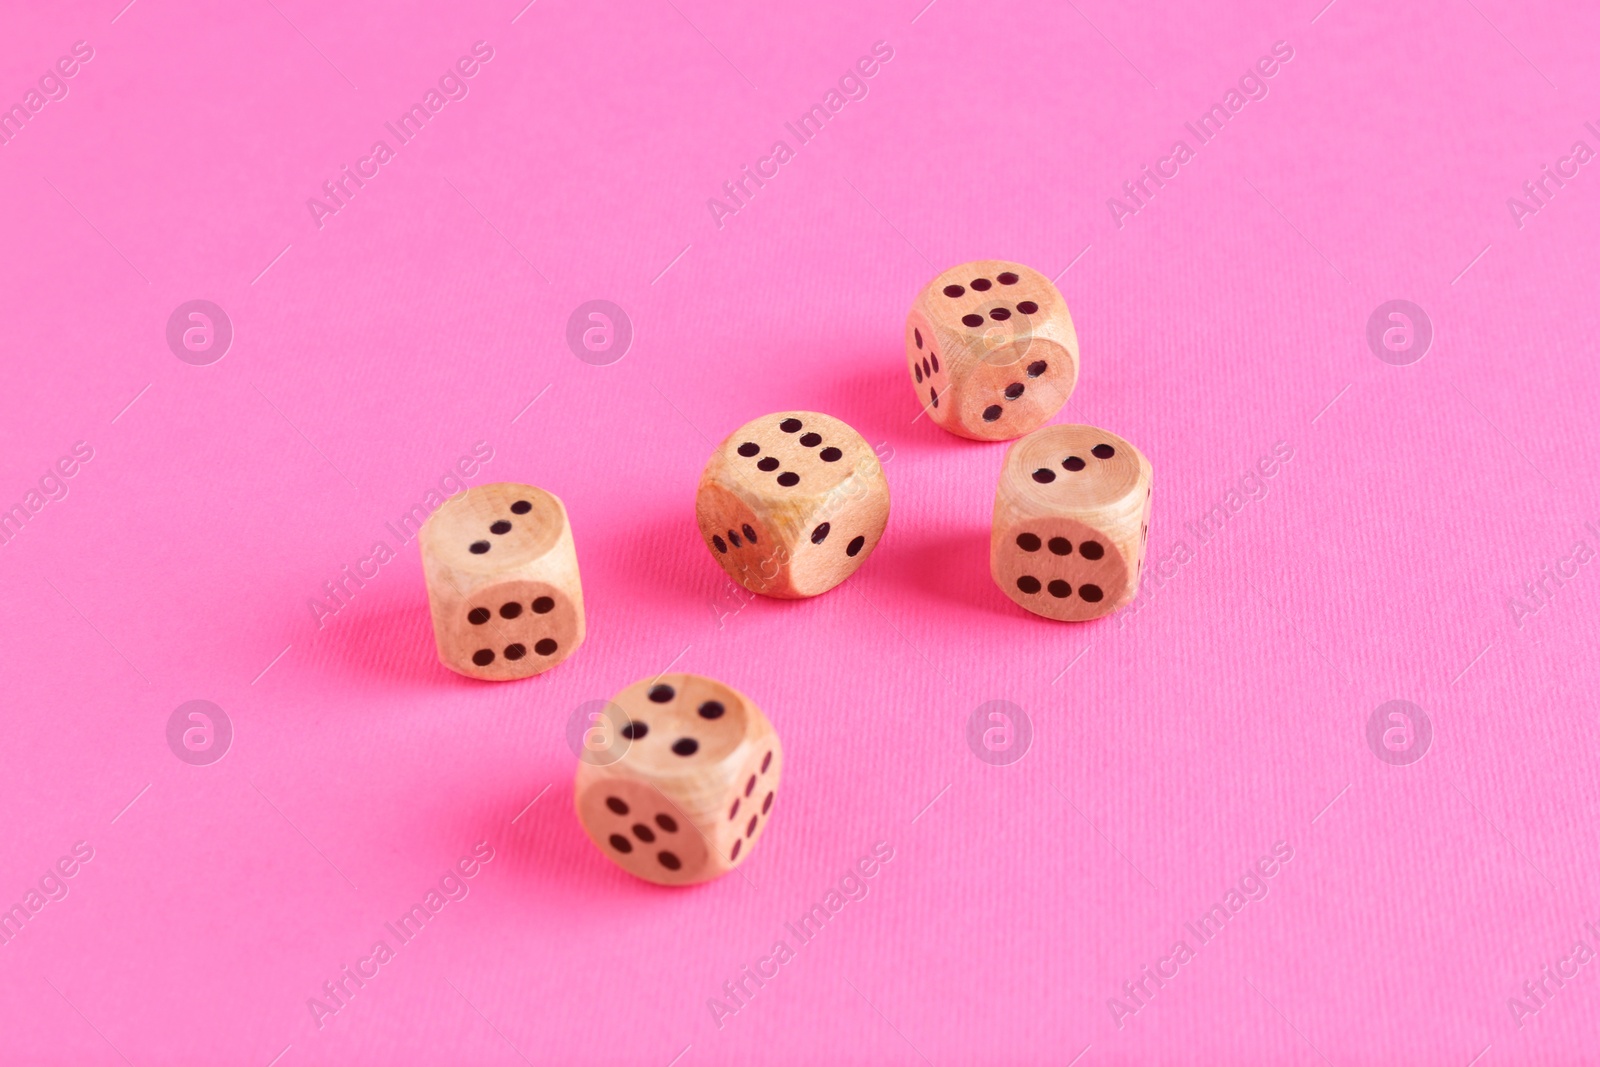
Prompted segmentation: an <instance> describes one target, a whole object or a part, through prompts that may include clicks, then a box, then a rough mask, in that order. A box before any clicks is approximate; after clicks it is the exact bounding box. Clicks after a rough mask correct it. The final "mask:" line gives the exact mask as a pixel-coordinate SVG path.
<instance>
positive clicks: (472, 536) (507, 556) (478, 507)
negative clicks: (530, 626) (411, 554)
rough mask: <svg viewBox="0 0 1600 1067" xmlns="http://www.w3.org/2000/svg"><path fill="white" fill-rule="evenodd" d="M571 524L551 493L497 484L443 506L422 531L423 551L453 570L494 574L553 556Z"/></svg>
mask: <svg viewBox="0 0 1600 1067" xmlns="http://www.w3.org/2000/svg"><path fill="white" fill-rule="evenodd" d="M566 524H567V514H566V509H565V508H563V507H562V506H561V501H559V500H557V499H556V498H555V497H554V496H552V495H551V494H550V493H547V492H545V491H544V490H543V489H540V488H538V487H537V486H532V485H521V484H518V483H516V482H496V483H494V484H492V485H480V486H476V487H474V488H472V489H468V490H467V491H466V492H464V493H457V494H456V495H455V496H453V497H451V498H450V499H449V500H447V501H445V502H444V503H443V504H442V505H440V507H439V510H437V511H435V512H434V513H433V514H432V515H431V516H429V518H428V521H427V522H426V523H425V524H424V525H423V527H422V549H423V551H424V552H426V553H428V554H429V555H430V556H433V557H434V558H435V559H437V560H438V561H439V562H441V563H442V564H444V565H446V566H448V567H451V568H453V569H456V570H461V571H469V572H472V573H476V574H494V573H497V572H501V571H505V570H508V569H512V568H516V567H520V566H523V565H525V564H527V563H528V562H530V561H532V560H535V559H538V558H539V557H540V556H542V555H544V554H545V553H546V552H549V551H550V549H551V548H552V547H554V546H555V543H556V542H557V541H558V540H559V539H560V537H561V534H562V532H563V530H565V528H566Z"/></svg>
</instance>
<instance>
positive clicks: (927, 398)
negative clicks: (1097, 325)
mask: <svg viewBox="0 0 1600 1067" xmlns="http://www.w3.org/2000/svg"><path fill="white" fill-rule="evenodd" d="M906 359H907V366H908V369H909V371H910V373H911V379H912V385H913V387H914V388H915V390H916V395H917V401H918V403H919V404H921V405H922V406H923V409H924V410H925V411H926V412H927V413H928V414H929V415H930V416H931V417H932V419H933V420H934V421H935V422H936V423H938V424H939V425H940V426H942V427H944V428H945V429H946V430H949V431H950V432H952V433H955V434H959V435H960V436H963V437H970V438H974V439H976V440H984V441H999V440H1006V439H1009V438H1013V437H1020V436H1022V435H1023V434H1025V433H1028V432H1030V431H1032V430H1034V429H1036V428H1037V427H1039V426H1040V425H1042V424H1043V423H1044V422H1046V421H1047V420H1049V419H1050V418H1051V417H1053V416H1054V415H1055V414H1056V412H1058V411H1060V410H1061V406H1062V405H1063V404H1064V403H1066V400H1067V398H1068V397H1069V396H1071V395H1072V390H1073V387H1074V386H1075V385H1076V384H1077V378H1078V338H1077V333H1076V331H1075V330H1074V328H1073V325H1072V316H1071V314H1070V313H1069V312H1068V310H1067V305H1066V301H1065V300H1064V299H1062V296H1061V293H1060V292H1059V291H1058V290H1057V289H1056V287H1055V286H1054V285H1053V284H1052V283H1051V282H1050V280H1049V279H1048V278H1046V277H1044V275H1042V274H1040V273H1039V272H1038V271H1035V270H1032V269H1030V268H1028V267H1025V266H1022V265H1021V264H1016V263H1007V262H1004V261H1001V260H978V261H976V262H973V263H965V264H962V265H960V266H957V267H952V268H951V269H949V270H947V271H945V272H944V273H943V274H940V275H939V276H938V277H937V278H935V279H934V280H933V281H932V282H930V283H929V284H928V285H927V287H926V288H925V289H923V291H922V293H921V294H919V295H918V297H917V299H916V301H915V302H914V303H913V304H912V307H911V312H910V314H909V315H908V316H907V319H906Z"/></svg>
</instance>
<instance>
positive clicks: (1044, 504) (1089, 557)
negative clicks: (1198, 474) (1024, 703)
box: [989, 426, 1151, 621]
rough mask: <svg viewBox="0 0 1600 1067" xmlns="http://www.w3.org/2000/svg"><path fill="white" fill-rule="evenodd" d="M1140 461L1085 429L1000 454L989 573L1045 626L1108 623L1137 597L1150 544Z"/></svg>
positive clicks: (1146, 477)
mask: <svg viewBox="0 0 1600 1067" xmlns="http://www.w3.org/2000/svg"><path fill="white" fill-rule="evenodd" d="M1150 476H1151V472H1150V461H1149V460H1147V459H1145V457H1144V455H1143V454H1142V453H1141V452H1140V451H1139V450H1138V449H1137V448H1134V447H1133V445H1131V444H1129V443H1128V442H1127V441H1125V440H1123V439H1122V438H1120V437H1118V436H1117V435H1116V434H1113V433H1110V432H1108V431H1106V430H1101V429H1098V428H1096V427H1093V426H1048V427H1045V428H1044V429H1042V430H1037V431H1035V432H1033V433H1031V434H1029V435H1028V436H1027V437H1024V438H1023V439H1022V440H1020V441H1018V442H1017V443H1016V444H1014V445H1012V446H1011V447H1010V448H1009V449H1007V450H1006V460H1005V464H1004V466H1003V467H1002V468H1001V472H1000V483H999V485H998V487H997V488H996V490H995V497H994V524H993V526H992V528H991V530H990V534H989V572H990V574H992V575H993V577H994V580H995V584H996V585H998V586H999V587H1000V589H1001V591H1002V592H1004V593H1005V594H1006V595H1007V596H1009V597H1010V598H1011V599H1012V600H1014V601H1016V602H1017V603H1018V604H1020V605H1022V607H1024V608H1026V609H1027V610H1029V611H1031V612H1033V613H1034V614H1035V615H1042V616H1044V617H1045V618H1047V619H1060V620H1064V621H1081V620H1084V619H1097V618H1100V617H1101V616H1104V615H1109V614H1111V613H1112V612H1113V611H1116V610H1117V609H1118V608H1120V607H1122V606H1123V605H1125V604H1127V603H1128V601H1130V600H1132V599H1133V598H1134V596H1135V595H1136V594H1137V593H1138V591H1139V578H1140V575H1141V573H1142V572H1143V569H1144V553H1145V546H1146V544H1147V543H1148V541H1149V537H1150Z"/></svg>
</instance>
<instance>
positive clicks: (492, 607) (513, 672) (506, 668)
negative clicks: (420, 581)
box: [421, 482, 584, 680]
mask: <svg viewBox="0 0 1600 1067" xmlns="http://www.w3.org/2000/svg"><path fill="white" fill-rule="evenodd" d="M421 541H422V552H423V560H424V565H425V568H426V570H427V577H428V598H429V603H430V606H431V607H432V611H433V622H434V637H435V640H436V642H437V644H438V647H439V658H440V659H441V661H443V662H444V664H445V665H446V666H448V667H449V668H450V669H452V670H454V671H457V672H458V673H461V674H465V675H467V676H469V677H473V678H483V679H489V680H506V679H510V678H523V677H527V676H528V675H532V674H538V673H540V672H542V671H544V670H547V669H548V668H550V667H552V666H554V665H555V664H556V663H559V662H560V661H561V660H563V659H565V658H566V657H567V655H569V654H570V653H571V652H572V651H573V650H574V649H575V648H576V647H577V645H578V644H579V643H580V642H581V641H582V640H583V636H584V635H583V614H582V594H581V592H579V589H578V574H577V560H576V556H575V555H574V554H573V551H572V537H571V531H570V530H569V529H568V526H567V515H566V509H565V508H563V507H562V505H561V502H560V501H559V500H557V499H556V498H555V497H554V496H552V495H551V494H549V493H547V492H545V491H544V490H542V489H539V488H537V487H535V486H531V485H521V484H517V483H512V482H502V483H497V484H494V485H484V486H479V487H477V488H474V489H469V490H467V491H466V492H464V493H459V494H457V495H456V496H453V497H451V498H450V499H449V500H448V501H446V502H445V503H444V504H443V505H441V506H440V508H439V510H438V511H436V512H434V514H433V515H432V516H430V517H429V519H428V521H427V522H426V523H425V524H424V525H423V528H422V535H421Z"/></svg>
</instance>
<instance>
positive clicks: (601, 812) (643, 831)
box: [577, 778, 711, 885]
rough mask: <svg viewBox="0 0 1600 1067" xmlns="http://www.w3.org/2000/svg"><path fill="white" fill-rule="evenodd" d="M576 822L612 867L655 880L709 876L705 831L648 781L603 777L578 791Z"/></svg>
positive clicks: (692, 880)
mask: <svg viewBox="0 0 1600 1067" xmlns="http://www.w3.org/2000/svg"><path fill="white" fill-rule="evenodd" d="M577 805H578V821H579V822H581V823H582V824H583V828H584V830H585V831H586V832H587V833H588V835H589V839H590V840H591V841H593V842H594V844H595V847H596V848H598V849H599V850H600V851H601V852H603V853H605V854H606V856H607V857H609V858H610V860H611V861H612V862H613V863H615V864H616V865H617V866H618V867H621V868H622V869H623V870H625V871H627V872H628V873H629V874H631V875H633V876H634V877H636V878H643V879H644V880H645V881H647V882H655V883H656V884H657V885H693V884H694V883H696V882H702V881H704V880H705V879H706V878H707V877H710V876H711V874H710V863H709V861H710V859H711V849H710V847H709V844H708V842H707V840H706V836H705V834H704V833H703V832H702V831H701V829H700V827H698V826H696V825H695V824H694V822H693V820H691V819H690V818H689V816H688V815H686V814H685V813H684V812H683V810H682V809H681V808H679V807H678V806H677V805H676V804H674V803H673V802H672V801H671V800H669V799H668V798H667V796H666V794H664V793H662V791H661V790H660V789H657V788H656V787H655V786H654V785H652V784H650V783H649V782H643V781H638V780H636V779H629V778H604V779H599V780H597V781H595V782H593V783H592V784H590V785H589V786H588V788H586V789H585V790H583V792H581V793H580V794H579V795H578V798H577Z"/></svg>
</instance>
